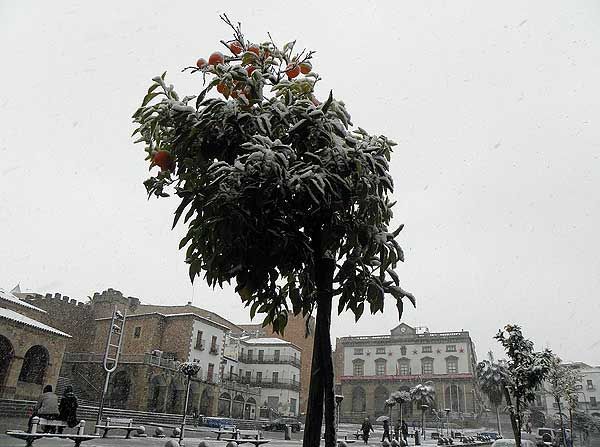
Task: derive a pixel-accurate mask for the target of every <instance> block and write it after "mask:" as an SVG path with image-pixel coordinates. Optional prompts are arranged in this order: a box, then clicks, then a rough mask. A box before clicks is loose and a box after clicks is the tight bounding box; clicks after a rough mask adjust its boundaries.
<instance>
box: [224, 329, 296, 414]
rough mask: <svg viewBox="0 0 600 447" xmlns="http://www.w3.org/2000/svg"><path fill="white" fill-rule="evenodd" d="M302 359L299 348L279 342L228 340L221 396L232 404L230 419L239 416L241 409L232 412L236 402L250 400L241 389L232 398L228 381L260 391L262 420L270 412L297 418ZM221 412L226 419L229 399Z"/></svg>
mask: <svg viewBox="0 0 600 447" xmlns="http://www.w3.org/2000/svg"><path fill="white" fill-rule="evenodd" d="M300 355H301V350H300V348H299V347H298V346H296V345H294V344H292V343H290V342H288V341H285V340H281V339H279V338H251V337H248V336H243V337H240V338H235V337H232V336H228V337H227V342H226V346H225V349H224V355H223V375H224V380H225V383H224V385H223V388H224V390H223V392H222V394H221V396H223V394H224V393H226V394H227V395H228V396H229V398H230V399H231V400H232V403H231V406H230V407H231V413H232V414H231V416H232V417H235V416H236V414H233V413H239V409H238V410H235V409H234V408H233V407H234V406H235V405H236V402H240V403H241V402H242V400H247V399H248V398H245V397H244V395H243V393H241V391H242V390H239V389H238V390H237V391H236V393H237V394H236V396H231V392H230V389H229V388H228V386H227V384H226V382H227V381H229V382H233V383H234V384H237V385H238V386H239V385H244V386H245V387H246V388H247V389H249V390H253V389H254V390H257V391H258V394H259V395H258V399H259V401H258V404H259V407H260V409H261V412H262V416H263V417H267V415H268V414H269V412H270V411H274V412H275V413H277V414H279V415H282V416H296V415H297V414H298V404H299V399H300ZM229 387H231V385H229ZM225 388H227V389H225ZM251 398H252V399H253V400H254V399H255V398H253V397H251ZM219 408H220V411H219V413H220V415H221V416H227V413H228V411H227V402H226V398H223V399H220V407H219ZM244 413H245V411H244ZM259 415H260V413H259V414H256V415H255V416H256V417H258V416H259ZM251 418H252V417H251ZM252 419H254V418H252Z"/></svg>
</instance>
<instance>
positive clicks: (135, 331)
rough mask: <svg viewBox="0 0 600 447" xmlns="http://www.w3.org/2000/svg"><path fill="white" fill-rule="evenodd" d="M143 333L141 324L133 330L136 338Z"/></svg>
mask: <svg viewBox="0 0 600 447" xmlns="http://www.w3.org/2000/svg"><path fill="white" fill-rule="evenodd" d="M141 334H142V327H141V326H136V328H135V329H134V330H133V337H134V338H140V335H141Z"/></svg>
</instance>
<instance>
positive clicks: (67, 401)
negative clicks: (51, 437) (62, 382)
mask: <svg viewBox="0 0 600 447" xmlns="http://www.w3.org/2000/svg"><path fill="white" fill-rule="evenodd" d="M77 406H78V403H77V397H76V396H75V393H74V392H73V387H72V386H71V385H68V386H67V387H66V388H65V392H64V393H63V397H62V399H61V400H60V403H59V404H58V412H59V419H60V420H61V421H65V422H66V423H67V425H68V426H69V428H73V427H75V426H76V425H77V424H79V421H78V420H77ZM63 428H64V427H58V433H62V432H63Z"/></svg>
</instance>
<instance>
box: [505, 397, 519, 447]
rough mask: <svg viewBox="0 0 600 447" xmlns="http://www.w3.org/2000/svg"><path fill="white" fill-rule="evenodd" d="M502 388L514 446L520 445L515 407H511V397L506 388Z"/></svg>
mask: <svg viewBox="0 0 600 447" xmlns="http://www.w3.org/2000/svg"><path fill="white" fill-rule="evenodd" d="M503 388H504V397H505V398H506V405H507V406H508V407H509V409H510V410H509V413H508V414H509V416H510V425H511V426H512V430H513V435H514V436H515V442H516V445H517V446H516V447H521V427H520V426H519V421H518V417H517V415H516V414H515V409H514V408H513V407H512V399H511V398H510V393H509V392H508V388H506V387H505V386H504V387H503Z"/></svg>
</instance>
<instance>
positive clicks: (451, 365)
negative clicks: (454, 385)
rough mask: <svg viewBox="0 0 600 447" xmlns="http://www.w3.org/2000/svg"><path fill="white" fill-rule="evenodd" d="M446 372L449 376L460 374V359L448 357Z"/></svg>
mask: <svg viewBox="0 0 600 447" xmlns="http://www.w3.org/2000/svg"><path fill="white" fill-rule="evenodd" d="M446 372H447V373H448V374H456V373H457V372H458V359H457V358H456V357H448V358H447V359H446Z"/></svg>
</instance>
